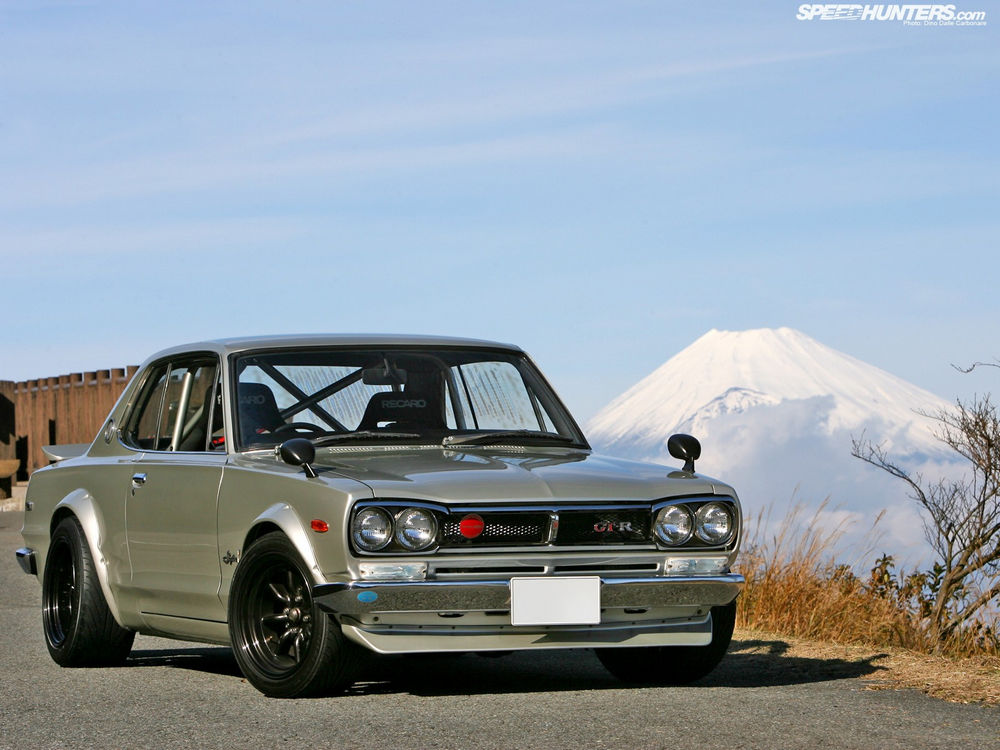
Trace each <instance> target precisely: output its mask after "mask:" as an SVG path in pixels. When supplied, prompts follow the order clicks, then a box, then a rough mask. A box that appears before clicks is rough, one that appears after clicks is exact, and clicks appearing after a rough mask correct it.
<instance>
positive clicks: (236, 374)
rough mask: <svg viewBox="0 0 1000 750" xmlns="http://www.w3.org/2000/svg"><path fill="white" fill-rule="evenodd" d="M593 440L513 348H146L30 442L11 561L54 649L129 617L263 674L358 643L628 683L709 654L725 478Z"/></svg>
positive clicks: (340, 675) (310, 681) (450, 342)
mask: <svg viewBox="0 0 1000 750" xmlns="http://www.w3.org/2000/svg"><path fill="white" fill-rule="evenodd" d="M668 448H669V450H670V453H671V455H673V456H674V457H675V458H677V459H680V460H683V461H684V466H683V468H673V469H671V468H666V467H663V466H658V465H653V464H644V463H637V462H632V461H625V460H620V459H614V458H607V457H602V456H598V455H595V454H594V453H593V452H592V451H591V448H590V446H589V444H588V443H587V440H586V438H585V437H584V435H583V433H582V432H581V430H580V428H579V427H578V426H577V424H576V422H575V421H574V420H573V418H572V416H570V414H569V412H568V411H567V410H566V408H565V406H563V404H562V403H561V401H560V400H559V398H558V397H557V396H556V394H555V393H554V391H553V390H552V388H551V387H550V386H549V384H548V383H547V382H546V380H545V378H544V377H543V376H542V375H541V373H540V372H539V371H538V369H537V368H536V367H535V365H534V364H533V363H532V361H531V360H530V359H529V358H528V357H527V356H526V355H525V353H524V352H523V351H522V350H521V349H519V348H517V347H515V346H510V345H507V344H499V343H493V342H487V341H476V340H468V339H455V338H438V337H417V336H370V335H369V336H360V335H358V336H348V335H339V336H336V335H315V336H297V337H269V338H245V339H230V340H224V341H208V342H202V343H197V344H191V345H187V346H182V347H177V348H173V349H168V350H166V351H162V352H160V353H158V354H156V355H154V356H153V357H151V358H150V359H149V360H148V361H147V362H146V363H145V364H144V365H143V366H142V367H141V368H140V370H139V371H138V373H137V374H136V376H135V377H134V378H133V379H132V381H131V382H130V384H129V385H128V387H127V388H126V390H125V391H124V393H123V394H122V396H121V398H120V399H119V401H118V403H117V404H116V405H115V407H114V408H113V409H112V411H111V413H110V414H109V415H108V417H107V419H106V420H105V422H104V423H103V425H102V426H101V428H100V431H99V433H98V435H97V436H96V438H95V439H94V441H93V442H92V443H91V444H89V445H68V446H48V447H46V452H47V453H48V455H49V457H50V458H51V459H52V460H53V461H54V463H53V464H52V465H50V466H48V467H45V468H42V469H39V470H38V471H36V472H35V473H34V474H33V475H32V477H31V481H30V483H29V485H28V491H27V497H26V502H25V514H24V527H23V529H22V536H23V537H24V544H25V546H24V547H22V548H21V549H19V550H17V558H18V561H19V562H20V564H21V566H22V568H23V569H24V570H25V572H27V573H30V574H34V575H36V576H37V577H38V578H39V580H40V582H41V585H42V629H43V632H44V636H45V641H46V644H47V647H48V650H49V653H50V654H51V655H52V658H53V659H54V660H55V661H56V662H57V663H59V664H61V665H63V666H67V667H70V666H98V665H114V664H121V663H122V662H124V660H125V659H126V657H127V656H128V654H129V651H130V649H131V647H132V641H133V638H134V637H135V634H136V633H145V634H150V635H157V636H165V637H168V638H177V639H182V640H192V641H203V642H208V643H216V644H223V645H231V647H232V649H233V652H234V654H235V656H236V659H237V661H238V663H239V666H240V668H241V669H242V670H243V673H244V674H245V675H246V677H247V679H248V680H249V681H250V682H251V683H252V684H253V685H254V686H256V687H257V688H258V689H259V690H261V691H262V692H264V693H265V694H267V695H270V696H275V697H295V696H303V695H311V694H317V693H331V692H335V691H336V690H338V689H342V688H344V687H345V686H347V685H349V684H350V683H351V682H352V680H353V679H354V677H355V676H356V674H357V670H358V668H359V665H360V664H361V663H362V661H363V658H362V657H363V656H364V655H365V654H366V652H371V651H374V652H378V653H387V654H407V653H420V652H444V651H470V652H490V651H510V650H519V649H567V648H587V649H594V650H595V652H596V654H597V656H598V658H599V659H600V660H601V662H602V663H603V664H604V666H605V667H606V668H607V669H608V670H609V671H610V672H611V673H612V674H614V675H616V676H617V677H619V678H621V679H623V680H625V681H629V682H643V683H660V684H682V683H687V682H690V681H692V680H696V679H698V678H700V677H702V676H704V675H705V674H707V673H708V672H710V671H711V670H712V669H713V668H714V667H715V666H716V664H718V662H719V660H720V659H721V658H722V657H723V655H724V654H725V651H726V648H727V646H728V644H729V641H730V638H731V636H732V631H733V624H734V620H735V608H736V598H737V596H738V594H739V592H740V589H741V587H742V585H743V578H742V577H741V576H740V575H738V574H734V573H732V572H731V565H732V564H733V562H734V560H735V558H736V555H737V551H738V547H739V540H740V536H741V511H740V504H739V500H738V498H737V496H736V492H735V491H734V490H733V488H732V487H730V486H728V485H726V484H723V483H721V482H719V481H717V480H715V479H710V478H708V477H704V476H702V475H700V474H697V473H695V467H694V462H695V460H697V459H698V458H699V455H700V451H701V448H700V445H699V444H698V441H697V440H695V439H694V438H692V437H690V436H688V435H674V436H673V437H671V439H670V440H669V441H668Z"/></svg>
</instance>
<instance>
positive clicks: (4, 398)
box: [0, 380, 19, 500]
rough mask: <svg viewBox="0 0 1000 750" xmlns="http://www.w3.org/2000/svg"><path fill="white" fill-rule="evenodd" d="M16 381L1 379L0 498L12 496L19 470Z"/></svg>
mask: <svg viewBox="0 0 1000 750" xmlns="http://www.w3.org/2000/svg"><path fill="white" fill-rule="evenodd" d="M14 387H15V386H14V383H13V382H12V381H9V380H0V500H4V499H6V498H8V497H10V496H11V493H12V490H13V486H14V481H15V474H16V472H17V465H16V464H17V463H19V462H17V433H16V432H15V423H14Z"/></svg>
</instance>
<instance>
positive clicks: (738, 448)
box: [586, 328, 959, 564]
mask: <svg viewBox="0 0 1000 750" xmlns="http://www.w3.org/2000/svg"><path fill="white" fill-rule="evenodd" d="M951 406H952V405H951V404H950V403H949V402H947V401H945V400H944V399H942V398H940V397H938V396H936V395H934V394H933V393H930V392H928V391H925V390H923V389H921V388H918V387H917V386H915V385H912V384H911V383H908V382H906V381H905V380H902V379H901V378H898V377H896V376H894V375H890V374H889V373H887V372H885V371H884V370H880V369H878V368H876V367H873V366H871V365H868V364H866V363H864V362H862V361H860V360H858V359H855V358H854V357H850V356H848V355H846V354H843V353H841V352H838V351H836V350H834V349H831V348H829V347H827V346H824V345H823V344H821V343H819V342H818V341H816V340H814V339H812V338H810V337H809V336H807V335H805V334H804V333H801V332H799V331H795V330H792V329H790V328H778V329H758V330H750V331H717V330H712V331H709V332H708V333H706V334H705V335H704V336H702V337H701V338H699V339H698V340H697V341H695V342H694V343H693V344H691V345H690V346H689V347H687V348H686V349H684V350H683V351H681V352H680V353H679V354H677V355H675V356H674V357H672V358H671V359H669V360H667V362H665V363H664V364H663V365H661V366H660V367H659V368H657V369H656V370H654V371H653V372H652V373H650V374H649V375H648V376H647V377H645V378H643V379H642V380H640V381H639V382H638V383H636V384H635V385H634V386H632V387H631V388H629V389H628V390H627V391H625V392H624V393H623V394H621V395H620V396H619V397H618V398H616V399H614V400H613V401H611V403H609V404H608V405H607V406H605V407H604V408H603V409H602V410H601V411H599V412H598V413H597V415H596V416H594V418H593V419H591V420H590V422H589V423H588V424H587V429H586V432H587V435H588V438H589V439H590V442H591V443H592V444H593V445H594V447H595V449H596V450H598V451H599V452H601V453H607V454H609V455H614V456H622V457H625V458H632V459H638V460H645V461H653V462H656V463H663V464H667V465H675V464H676V463H677V460H676V459H674V458H672V457H671V456H670V455H669V453H668V452H667V438H669V437H670V435H672V434H673V433H675V432H686V433H689V434H692V435H694V436H695V437H697V438H698V439H699V440H700V441H701V443H702V457H701V460H700V461H698V463H697V468H698V471H699V472H702V473H705V474H708V475H711V476H716V477H719V478H721V479H723V480H725V481H727V482H729V483H731V484H733V485H734V486H735V487H736V489H737V491H738V492H739V493H740V499H741V500H742V502H743V505H744V508H745V509H746V510H747V511H748V512H749V513H750V514H755V513H760V512H761V511H762V510H763V508H764V507H765V506H774V507H775V509H778V508H780V507H782V506H783V505H784V504H786V503H788V502H789V501H790V500H791V499H792V498H793V497H794V498H795V499H796V500H797V501H799V502H803V503H805V504H806V505H807V506H808V505H815V506H817V507H818V506H819V504H820V503H821V502H822V501H823V500H824V499H827V498H828V499H829V503H828V505H827V506H826V509H825V510H823V511H822V512H823V516H822V517H821V522H822V523H823V524H830V525H837V524H842V525H843V527H844V529H845V535H844V539H843V543H844V546H845V548H847V549H849V548H851V547H852V545H853V546H857V545H864V544H868V545H871V544H873V540H872V539H871V538H866V536H865V535H866V534H867V533H868V532H869V530H870V528H871V526H872V524H873V523H874V522H875V519H876V517H877V516H878V515H879V514H880V513H881V512H882V511H885V515H884V517H883V519H882V521H881V522H880V523H879V524H878V526H877V529H876V532H877V533H878V534H879V537H878V539H877V541H875V542H874V543H875V544H876V545H877V547H878V549H879V550H880V551H881V550H884V551H886V552H889V553H891V554H894V555H895V556H896V558H897V560H898V561H906V562H909V563H911V564H913V563H916V562H922V561H924V560H925V559H926V556H927V552H928V550H927V547H926V543H925V542H924V537H923V530H922V526H921V522H920V516H919V513H918V512H917V509H916V506H915V504H914V503H913V502H912V501H911V500H909V499H908V498H907V496H906V492H905V487H904V485H903V483H902V482H900V481H899V480H897V479H893V478H891V477H889V476H888V475H887V474H885V473H884V472H881V471H879V470H877V469H875V468H873V467H871V466H869V465H868V464H865V463H864V462H862V461H860V460H858V459H856V458H853V457H852V456H851V453H850V452H851V440H852V437H853V438H859V437H862V436H864V438H865V439H867V440H871V441H873V442H875V443H880V444H882V445H883V446H884V447H885V449H886V450H887V452H888V453H889V454H890V456H892V458H893V459H894V460H897V461H899V462H900V463H901V464H902V465H903V466H905V467H906V468H907V469H909V470H911V471H915V472H920V473H921V474H923V476H924V477H926V478H928V479H934V478H936V477H939V476H944V475H953V474H954V473H955V472H956V470H957V468H958V466H959V465H958V464H957V463H956V462H955V456H954V454H953V453H952V452H951V451H950V450H949V449H947V448H946V447H945V446H944V445H943V444H942V443H941V442H940V441H938V440H937V438H936V437H935V433H934V430H935V424H936V423H935V421H934V420H933V419H932V418H930V417H928V416H926V415H928V414H930V415H933V414H936V413H938V412H940V411H941V410H947V409H949V408H951ZM778 515H780V513H779V514H778Z"/></svg>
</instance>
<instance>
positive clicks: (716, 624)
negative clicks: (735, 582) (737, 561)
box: [597, 601, 736, 685]
mask: <svg viewBox="0 0 1000 750" xmlns="http://www.w3.org/2000/svg"><path fill="white" fill-rule="evenodd" d="M735 626H736V602H735V601H733V602H731V603H730V604H727V605H725V606H723V607H712V642H711V643H709V644H708V645H707V646H650V647H627V648H599V649H597V658H598V659H600V660H601V664H603V665H604V668H605V669H607V670H608V671H609V672H611V674H613V675H614V676H615V677H617V678H618V679H619V680H622V681H624V682H634V683H638V684H646V685H687V684H688V683H690V682H694V681H695V680H699V679H701V678H702V677H704V676H705V675H707V674H708V673H709V672H711V671H712V670H713V669H715V668H716V666H718V664H719V662H720V661H722V657H723V656H725V655H726V649H727V648H729V642H730V641H731V640H732V638H733V628H734V627H735Z"/></svg>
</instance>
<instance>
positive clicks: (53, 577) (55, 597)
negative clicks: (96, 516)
mask: <svg viewBox="0 0 1000 750" xmlns="http://www.w3.org/2000/svg"><path fill="white" fill-rule="evenodd" d="M42 630H43V631H44V633H45V645H46V646H47V647H48V649H49V654H50V655H51V656H52V660H53V661H55V663H56V664H59V665H60V666H63V667H116V666H121V665H122V664H123V663H124V662H125V659H126V658H127V657H128V654H129V651H131V650H132V641H133V640H134V639H135V633H134V632H132V631H131V630H126V629H125V628H123V627H121V626H120V625H119V624H118V623H117V622H116V621H115V618H114V615H112V614H111V610H110V609H109V608H108V603H107V601H106V600H105V598H104V592H103V591H102V590H101V582H100V580H99V579H98V578H97V569H96V567H95V566H94V560H93V558H92V557H91V554H90V547H89V546H88V545H87V538H86V536H85V535H84V533H83V528H82V527H81V526H80V522H79V521H78V520H77V519H76V516H70V517H68V518H65V519H63V520H62V521H61V522H60V523H59V525H58V526H56V530H55V531H54V532H53V533H52V539H51V540H50V543H49V551H48V554H47V555H46V557H45V571H44V573H43V575H42Z"/></svg>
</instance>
